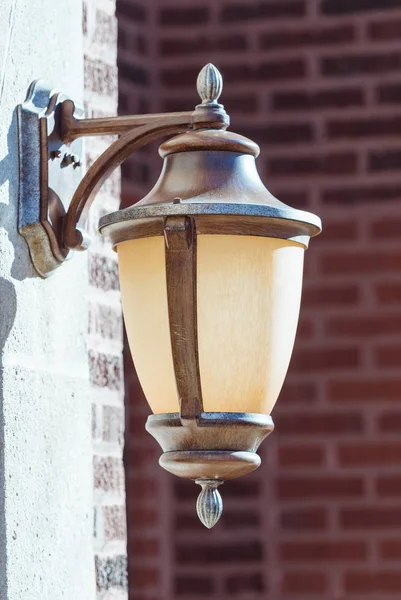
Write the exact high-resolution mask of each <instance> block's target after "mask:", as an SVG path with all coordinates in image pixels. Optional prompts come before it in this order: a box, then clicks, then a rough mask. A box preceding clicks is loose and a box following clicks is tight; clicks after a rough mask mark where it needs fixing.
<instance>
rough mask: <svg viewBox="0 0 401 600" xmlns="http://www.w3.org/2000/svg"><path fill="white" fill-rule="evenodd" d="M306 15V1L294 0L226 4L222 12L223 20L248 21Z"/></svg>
mask: <svg viewBox="0 0 401 600" xmlns="http://www.w3.org/2000/svg"><path fill="white" fill-rule="evenodd" d="M304 15H305V2H304V1H303V0H293V1H290V2H282V1H281V2H257V3H254V2H252V3H249V2H248V3H247V2H242V4H239V3H236V4H226V5H225V6H224V7H223V8H222V9H221V12H220V19H221V20H222V21H223V22H229V23H233V22H237V21H248V20H253V19H255V20H256V19H257V20H259V19H278V18H287V19H289V18H297V17H303V16H304Z"/></svg>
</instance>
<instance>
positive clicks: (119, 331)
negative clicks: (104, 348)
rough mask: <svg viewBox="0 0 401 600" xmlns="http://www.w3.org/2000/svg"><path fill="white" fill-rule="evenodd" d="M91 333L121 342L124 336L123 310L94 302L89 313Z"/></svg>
mask: <svg viewBox="0 0 401 600" xmlns="http://www.w3.org/2000/svg"><path fill="white" fill-rule="evenodd" d="M89 333H91V334H94V335H100V336H101V337H102V338H104V339H107V340H113V341H114V340H115V341H120V340H121V339H122V335H123V321H122V315H121V309H120V307H118V308H117V309H116V308H114V307H110V306H107V305H105V304H99V303H98V302H96V303H95V302H93V303H92V304H91V307H90V311H89Z"/></svg>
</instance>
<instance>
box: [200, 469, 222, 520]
mask: <svg viewBox="0 0 401 600" xmlns="http://www.w3.org/2000/svg"><path fill="white" fill-rule="evenodd" d="M196 483H197V484H198V485H200V486H202V491H201V493H200V494H199V496H198V500H197V501H196V512H197V513H198V517H199V519H200V521H202V523H203V524H204V526H205V527H207V528H208V529H211V528H212V527H214V526H215V525H216V523H217V521H218V520H219V519H220V517H221V515H222V513H223V500H222V497H221V496H220V492H219V491H218V489H217V488H218V486H219V485H221V484H222V483H223V482H222V481H218V480H217V479H196Z"/></svg>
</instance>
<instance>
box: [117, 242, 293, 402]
mask: <svg viewBox="0 0 401 600" xmlns="http://www.w3.org/2000/svg"><path fill="white" fill-rule="evenodd" d="M118 255H119V267H120V280H121V293H122V301H123V309H124V318H125V322H126V327H127V333H128V339H129V343H130V347H131V352H132V356H133V359H134V362H135V366H136V369H137V372H138V376H139V379H140V382H141V385H142V387H143V390H144V393H145V395H146V397H147V399H148V402H149V404H150V406H151V408H152V410H153V412H155V413H161V412H177V411H178V410H179V407H178V399H177V394H176V388H175V379H174V371H173V361H172V353H171V345H170V334H169V324H168V311H167V289H166V274H165V253H164V239H163V238H162V237H154V238H146V239H140V240H132V241H129V242H124V243H122V244H120V245H119V247H118ZM303 255H304V248H303V246H301V245H300V244H297V243H295V242H288V241H284V240H279V239H273V238H263V237H253V236H252V237H251V236H228V235H201V236H198V248H197V286H198V288H197V296H198V306H197V308H198V346H199V366H200V374H201V383H202V392H203V403H204V409H205V410H206V411H210V412H219V411H223V412H257V413H267V414H268V413H270V411H271V409H272V408H273V406H274V404H275V402H276V400H277V396H278V394H279V392H280V389H281V386H282V384H283V381H284V378H285V374H286V372H287V368H288V364H289V360H290V357H291V352H292V348H293V344H294V339H295V333H296V327H297V322H298V314H299V304H300V296H301V285H302V270H303Z"/></svg>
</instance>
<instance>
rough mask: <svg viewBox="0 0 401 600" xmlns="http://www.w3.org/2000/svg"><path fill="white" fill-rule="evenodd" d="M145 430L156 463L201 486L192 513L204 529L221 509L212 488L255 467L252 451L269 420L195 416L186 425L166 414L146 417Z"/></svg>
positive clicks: (265, 417) (252, 416) (230, 415)
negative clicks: (155, 445)
mask: <svg viewBox="0 0 401 600" xmlns="http://www.w3.org/2000/svg"><path fill="white" fill-rule="evenodd" d="M146 429H147V431H148V432H149V433H150V434H151V435H152V436H153V437H154V438H155V439H156V440H157V441H158V442H159V444H160V446H161V447H162V449H163V451H164V454H162V456H161V457H160V460H159V463H160V465H161V466H162V467H163V468H164V469H166V471H169V472H170V473H173V475H177V476H178V477H184V478H186V479H192V480H195V481H196V483H198V484H199V485H201V486H202V492H201V493H200V495H199V498H198V502H197V512H198V516H199V518H200V520H201V521H202V523H203V524H204V525H205V526H206V527H208V528H210V527H213V526H214V525H215V524H216V523H217V521H218V519H219V518H220V516H221V513H222V510H223V504H222V500H221V496H220V494H219V493H218V492H217V489H216V488H217V486H218V485H221V484H222V483H223V482H224V481H227V480H230V479H236V478H237V477H242V476H243V475H246V474H247V473H250V472H251V471H254V470H255V469H257V468H258V467H259V465H260V463H261V459H260V457H259V456H258V455H257V454H256V451H257V449H258V447H259V445H260V444H261V442H262V441H263V440H264V439H265V437H267V436H268V435H269V433H271V432H272V431H273V429H274V425H273V421H272V418H271V417H270V416H268V415H262V414H254V413H201V415H200V417H199V419H197V420H195V419H194V420H188V421H187V420H185V419H181V417H180V414H179V413H166V414H159V415H151V416H150V417H148V420H147V422H146Z"/></svg>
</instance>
